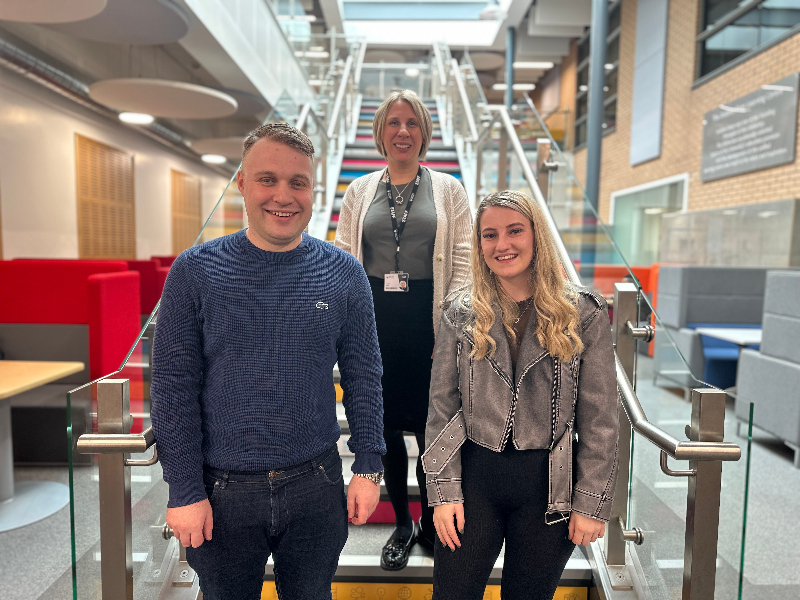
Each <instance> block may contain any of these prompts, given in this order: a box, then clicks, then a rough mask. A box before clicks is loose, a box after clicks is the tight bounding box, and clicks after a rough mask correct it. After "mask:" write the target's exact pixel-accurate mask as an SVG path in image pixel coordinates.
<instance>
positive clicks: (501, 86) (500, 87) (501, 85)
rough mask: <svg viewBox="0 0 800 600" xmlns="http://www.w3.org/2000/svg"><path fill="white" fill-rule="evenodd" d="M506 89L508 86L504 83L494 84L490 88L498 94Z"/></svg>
mask: <svg viewBox="0 0 800 600" xmlns="http://www.w3.org/2000/svg"><path fill="white" fill-rule="evenodd" d="M506 87H508V86H506V84H505V83H495V84H494V85H493V86H492V89H493V90H497V91H498V92H501V91H503V90H505V89H506Z"/></svg>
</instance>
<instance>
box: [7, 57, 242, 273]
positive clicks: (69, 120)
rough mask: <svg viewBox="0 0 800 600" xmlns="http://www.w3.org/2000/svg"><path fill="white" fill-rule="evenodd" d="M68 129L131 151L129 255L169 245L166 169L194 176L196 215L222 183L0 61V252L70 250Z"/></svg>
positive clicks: (74, 239) (72, 193) (73, 246)
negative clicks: (132, 235)
mask: <svg viewBox="0 0 800 600" xmlns="http://www.w3.org/2000/svg"><path fill="white" fill-rule="evenodd" d="M76 133H78V134H80V135H83V136H86V137H89V138H91V139H93V140H97V141H99V142H102V143H103V144H107V145H109V146H113V147H115V148H120V149H122V150H125V151H126V152H130V153H132V154H133V155H134V198H135V209H134V215H135V219H136V228H135V231H136V256H137V258H149V257H150V256H153V255H169V254H171V253H172V233H171V229H172V213H171V199H170V193H171V187H170V170H171V169H176V170H179V171H182V172H185V173H190V174H192V175H195V176H197V177H199V178H200V179H201V181H202V205H203V214H204V215H207V214H208V213H209V212H210V210H211V208H212V207H213V206H214V204H215V203H216V201H217V200H218V199H219V197H220V195H221V194H222V191H223V189H224V188H225V185H226V184H227V179H226V178H225V177H223V176H221V175H219V174H217V173H216V172H215V171H212V170H210V169H208V168H206V167H205V166H203V165H202V164H200V163H197V162H193V161H191V160H188V159H185V158H183V157H181V156H179V155H177V154H175V153H173V152H171V151H170V150H169V149H167V148H166V147H164V146H162V145H161V144H159V143H158V142H156V141H153V140H150V139H148V138H146V137H144V136H143V135H142V134H139V133H137V132H136V131H134V130H132V129H130V128H128V127H126V126H124V125H122V124H118V123H115V122H114V121H111V120H109V119H105V118H103V117H101V116H99V115H96V114H95V113H93V112H91V111H89V110H87V109H84V108H82V107H80V106H78V105H77V104H75V103H73V102H72V101H70V100H68V99H66V98H63V97H62V96H59V95H58V94H56V93H54V92H51V91H49V90H46V89H44V88H42V87H41V86H39V85H38V84H36V83H33V82H31V81H28V80H27V79H24V78H22V77H20V76H18V75H15V74H13V73H10V72H9V71H7V70H6V69H0V190H1V191H2V205H1V206H0V210H1V211H2V215H0V222H1V223H2V236H0V238H2V244H3V251H2V256H3V258H5V259H11V258H16V257H28V258H77V257H78V214H77V212H78V211H77V191H76V174H75V134H76Z"/></svg>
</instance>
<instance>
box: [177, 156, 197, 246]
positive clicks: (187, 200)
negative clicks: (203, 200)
mask: <svg viewBox="0 0 800 600" xmlns="http://www.w3.org/2000/svg"><path fill="white" fill-rule="evenodd" d="M171 174H172V253H173V254H180V253H181V252H183V251H184V250H186V249H187V248H189V247H191V246H192V244H194V240H195V238H197V234H199V233H200V227H201V226H202V217H201V206H200V179H199V178H198V177H192V176H191V175H187V174H186V173H181V172H180V171H176V170H174V169H172V170H171Z"/></svg>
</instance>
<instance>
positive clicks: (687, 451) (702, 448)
mask: <svg viewBox="0 0 800 600" xmlns="http://www.w3.org/2000/svg"><path fill="white" fill-rule="evenodd" d="M496 110H497V111H498V112H499V113H500V120H501V122H502V123H503V127H504V128H505V130H506V133H507V134H508V139H509V140H510V141H511V146H512V148H513V151H514V154H516V156H517V160H518V161H519V163H520V166H521V167H522V174H523V176H524V177H525V181H526V182H527V183H528V187H530V189H531V191H532V192H533V197H534V199H535V200H536V201H537V202H538V203H539V205H540V206H541V207H542V208H543V211H542V212H543V213H544V215H545V219H546V221H547V227H548V229H549V230H550V234H551V237H552V238H553V243H554V244H555V247H556V251H557V253H558V256H559V259H560V260H561V265H562V266H563V268H564V272H565V273H566V275H567V279H569V281H570V283H573V284H574V285H581V278H580V276H579V275H578V271H577V270H576V269H575V265H574V264H573V262H572V260H571V259H570V257H569V253H568V252H567V248H566V247H565V246H564V241H563V240H562V239H561V235H560V234H559V232H558V227H557V226H556V223H555V221H554V220H553V216H552V215H551V214H550V210H549V209H548V208H547V202H545V199H544V197H543V196H542V192H541V190H540V189H539V185H538V184H537V183H536V177H535V176H534V174H533V170H532V169H531V166H530V164H529V163H528V159H527V158H526V156H525V151H524V150H523V149H522V143H521V142H520V141H519V138H518V137H517V132H516V130H515V129H514V125H513V124H512V123H511V117H510V116H509V114H508V109H507V108H506V107H505V106H501V107H497V108H496ZM482 133H483V132H482ZM614 358H615V361H616V371H617V387H618V388H619V391H620V397H621V401H622V407H623V409H624V410H625V414H626V415H628V420H629V421H630V423H631V427H633V430H634V431H635V432H636V433H638V434H639V435H641V436H642V437H644V438H645V439H647V440H648V441H649V442H651V443H652V444H654V445H655V446H656V447H658V448H660V449H661V450H663V451H664V452H666V453H667V454H669V455H670V456H671V457H673V458H675V459H677V460H724V461H736V460H739V459H740V458H741V456H742V450H741V448H739V446H737V445H736V444H732V443H730V442H689V441H679V440H677V439H676V438H674V437H673V436H671V435H670V434H668V433H667V432H665V431H663V430H662V429H659V428H658V427H656V426H655V425H653V424H652V423H650V421H648V420H647V416H646V415H645V413H644V410H642V405H641V404H640V403H639V399H638V398H637V397H636V393H635V392H634V391H633V386H632V385H631V383H630V381H629V380H628V377H627V375H626V374H625V371H624V369H623V368H622V364H621V363H620V361H619V358H618V357H617V356H616V352H615V353H614Z"/></svg>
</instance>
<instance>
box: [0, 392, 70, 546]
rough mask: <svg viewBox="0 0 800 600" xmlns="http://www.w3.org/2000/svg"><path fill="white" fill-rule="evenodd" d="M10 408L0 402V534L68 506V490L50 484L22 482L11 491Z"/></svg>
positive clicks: (11, 444)
mask: <svg viewBox="0 0 800 600" xmlns="http://www.w3.org/2000/svg"><path fill="white" fill-rule="evenodd" d="M11 434H12V432H11V405H10V404H9V403H8V402H3V401H1V400H0V533H2V532H3V531H10V530H12V529H17V528H18V527H24V526H25V525H30V524H31V523H35V522H36V521H40V520H42V519H44V518H45V517H49V516H50V515H52V514H54V513H56V512H58V511H59V510H61V509H62V508H64V507H65V506H66V505H67V504H69V488H68V487H67V486H65V485H64V484H63V483H56V482H54V481H23V482H20V483H19V485H17V486H16V490H15V489H14V444H13V439H12V437H11Z"/></svg>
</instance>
